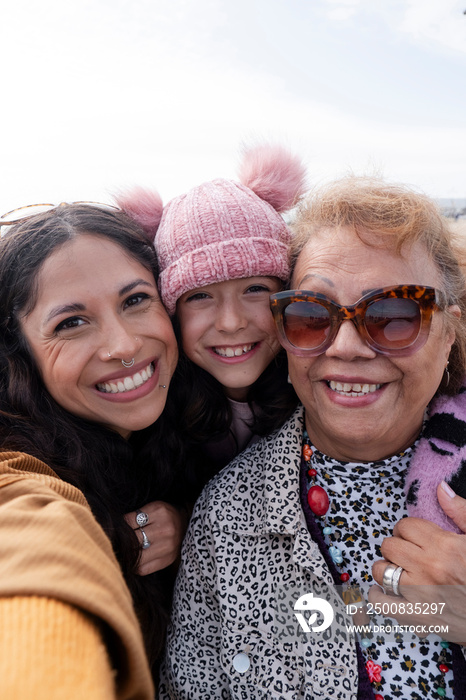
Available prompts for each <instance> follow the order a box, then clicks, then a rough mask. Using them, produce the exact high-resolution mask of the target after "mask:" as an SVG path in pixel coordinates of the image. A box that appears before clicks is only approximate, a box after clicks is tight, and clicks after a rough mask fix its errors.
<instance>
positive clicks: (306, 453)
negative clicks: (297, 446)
mask: <svg viewBox="0 0 466 700" xmlns="http://www.w3.org/2000/svg"><path fill="white" fill-rule="evenodd" d="M303 457H304V460H305V461H306V462H309V461H310V459H311V457H312V450H311V448H310V447H309V445H304V446H303Z"/></svg>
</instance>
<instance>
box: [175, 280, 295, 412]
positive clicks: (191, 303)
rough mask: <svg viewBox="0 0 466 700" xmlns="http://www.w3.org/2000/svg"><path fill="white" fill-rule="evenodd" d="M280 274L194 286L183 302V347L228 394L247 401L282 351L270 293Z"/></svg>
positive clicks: (180, 310)
mask: <svg viewBox="0 0 466 700" xmlns="http://www.w3.org/2000/svg"><path fill="white" fill-rule="evenodd" d="M281 286H282V285H281V282H280V280H278V279H277V278H276V277H262V276H258V277H247V278H240V279H233V280H228V281H226V282H217V283H216V284H209V285H207V286H205V287H199V288H198V289H192V290H190V291H189V292H186V293H185V294H183V295H182V296H181V297H180V299H179V300H178V304H177V317H178V321H179V324H180V329H181V338H182V343H183V350H184V352H185V353H186V355H187V357H188V358H189V359H190V360H191V361H192V362H194V363H195V364H196V365H198V366H199V367H201V368H202V369H204V370H205V371H206V372H209V374H211V375H212V376H213V377H215V379H217V381H219V382H220V384H221V385H222V386H223V388H224V390H225V393H226V394H227V396H229V397H230V398H232V399H235V400H237V401H241V400H243V399H244V398H245V397H246V395H247V391H248V388H249V387H250V386H251V385H252V384H254V382H255V381H256V380H257V379H258V378H259V377H260V375H261V374H262V372H263V371H264V370H265V368H266V367H267V366H268V365H269V364H270V362H271V361H272V360H273V358H274V357H275V355H276V354H277V352H278V350H279V348H280V344H279V342H278V339H277V336H276V332H275V327H274V323H273V318H272V313H271V311H270V305H269V296H270V294H273V293H274V292H275V291H279V290H280V289H281Z"/></svg>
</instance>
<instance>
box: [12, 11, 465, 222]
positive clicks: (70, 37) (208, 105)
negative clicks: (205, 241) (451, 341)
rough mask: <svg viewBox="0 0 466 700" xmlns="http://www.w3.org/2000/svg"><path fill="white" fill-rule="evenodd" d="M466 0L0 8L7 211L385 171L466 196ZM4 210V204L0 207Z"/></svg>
mask: <svg viewBox="0 0 466 700" xmlns="http://www.w3.org/2000/svg"><path fill="white" fill-rule="evenodd" d="M464 10H466V0H460V1H456V0H403V1H401V0H400V1H398V0H384V2H378V0H66V1H65V0H60V1H59V0H41V1H40V2H37V0H10V1H9V3H8V2H6V0H2V9H1V10H0V18H1V26H2V33H1V39H0V66H1V68H0V71H1V100H2V105H1V131H0V164H1V166H0V167H1V171H0V184H1V187H0V210H1V212H5V211H6V210H8V209H11V208H13V207H16V206H21V205H23V204H27V203H33V202H56V203H58V202H60V201H62V200H67V201H73V200H82V199H86V200H87V199H91V200H98V201H110V197H111V193H112V192H114V191H116V190H121V189H125V188H127V187H129V186H132V185H134V184H141V185H144V186H147V187H155V188H157V189H158V190H159V191H160V193H161V194H162V197H163V199H164V201H165V202H166V201H168V200H169V199H170V198H171V197H173V196H176V195H178V194H181V193H182V192H184V191H186V190H187V189H188V188H190V187H192V186H194V185H197V184H199V183H200V182H203V181H205V180H210V179H213V178H215V177H235V173H236V168H237V163H238V147H239V144H240V143H241V142H243V141H246V142H251V141H252V140H254V139H264V138H266V139H268V140H275V141H280V142H282V143H284V144H285V145H287V146H289V147H290V148H292V149H293V150H295V151H297V152H298V153H300V154H302V156H303V158H304V160H305V161H306V163H307V165H308V170H309V181H310V183H311V184H314V183H318V182H321V181H324V180H328V179H330V178H333V177H337V176H339V175H342V174H344V173H346V172H348V171H353V172H356V173H367V172H374V171H377V172H379V173H382V174H384V175H385V176H386V177H388V178H389V179H390V180H396V181H403V182H407V183H410V184H412V185H414V186H415V187H417V188H418V189H421V190H422V191H424V192H427V193H428V194H430V195H432V196H434V197H466V15H465V14H463V12H464ZM1 212H0V213H1Z"/></svg>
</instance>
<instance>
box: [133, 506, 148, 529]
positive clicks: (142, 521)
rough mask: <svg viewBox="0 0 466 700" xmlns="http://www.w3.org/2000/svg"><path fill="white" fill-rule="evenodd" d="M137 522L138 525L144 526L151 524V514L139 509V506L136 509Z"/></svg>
mask: <svg viewBox="0 0 466 700" xmlns="http://www.w3.org/2000/svg"><path fill="white" fill-rule="evenodd" d="M136 522H137V524H138V527H144V525H148V524H149V516H148V515H147V513H144V511H142V510H139V508H138V510H137V511H136Z"/></svg>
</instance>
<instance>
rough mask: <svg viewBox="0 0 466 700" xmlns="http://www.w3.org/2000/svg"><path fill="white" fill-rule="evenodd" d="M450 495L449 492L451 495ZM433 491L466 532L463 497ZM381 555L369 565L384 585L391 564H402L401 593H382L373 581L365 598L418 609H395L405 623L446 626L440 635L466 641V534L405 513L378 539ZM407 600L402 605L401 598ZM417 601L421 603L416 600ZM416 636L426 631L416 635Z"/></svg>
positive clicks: (420, 625) (465, 503) (401, 622)
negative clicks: (382, 537) (403, 516)
mask: <svg viewBox="0 0 466 700" xmlns="http://www.w3.org/2000/svg"><path fill="white" fill-rule="evenodd" d="M452 494H453V495H452ZM437 496H438V500H439V503H440V505H441V506H442V509H443V510H444V512H445V513H446V514H447V515H448V516H449V517H450V518H451V519H452V520H453V521H454V522H455V523H456V525H458V527H459V528H460V529H461V530H462V532H463V533H466V499H464V498H461V497H460V496H457V495H455V494H454V492H452V491H451V493H450V494H449V493H448V489H447V490H445V489H444V488H442V486H441V485H440V486H439V487H438V489H437ZM382 556H383V557H384V559H383V560H379V561H376V562H375V563H374V565H373V567H372V573H373V576H374V579H375V581H376V582H377V583H378V584H379V586H382V579H383V574H384V571H385V569H386V567H387V566H388V564H389V563H392V564H395V566H397V567H398V566H401V567H402V569H403V571H402V573H401V577H400V579H399V591H400V593H401V596H392V595H385V594H384V592H383V591H382V590H381V588H379V587H378V586H373V587H372V588H371V590H370V593H369V601H370V602H371V603H373V604H376V603H377V604H379V605H383V604H384V603H386V604H387V603H390V604H392V606H391V607H392V609H394V608H395V607H397V609H399V610H410V611H411V610H414V611H419V610H421V611H422V612H420V613H419V614H416V613H414V614H407V613H404V614H399V615H396V616H395V617H396V619H397V621H398V622H399V623H400V624H403V625H416V626H419V628H421V627H422V626H427V627H432V626H436V625H437V626H438V625H441V626H447V627H448V632H446V633H443V632H442V633H441V636H442V637H443V638H444V639H446V640H449V641H453V642H457V643H459V644H463V645H466V636H465V630H466V537H465V536H464V534H456V533H454V532H450V531H448V530H444V529H442V528H441V527H439V526H438V525H436V524H434V523H432V522H430V521H429V520H423V519H421V518H403V519H402V520H400V521H399V522H398V523H397V524H396V525H395V527H394V529H393V536H392V537H387V538H386V539H385V540H384V541H383V544H382ZM403 602H404V603H411V604H412V605H410V606H408V607H406V606H404V607H403V606H401V605H400V603H403ZM416 603H418V604H420V605H417V606H416V605H415V604H416ZM420 636H426V635H425V634H420Z"/></svg>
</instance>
